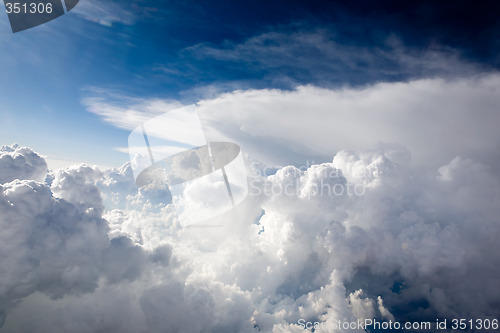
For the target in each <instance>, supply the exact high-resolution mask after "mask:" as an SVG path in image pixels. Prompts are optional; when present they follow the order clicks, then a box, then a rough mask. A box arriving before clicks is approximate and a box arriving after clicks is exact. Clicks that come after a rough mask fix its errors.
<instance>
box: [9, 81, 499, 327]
mask: <svg viewBox="0 0 500 333" xmlns="http://www.w3.org/2000/svg"><path fill="white" fill-rule="evenodd" d="M498 80H499V79H498V76H497V75H490V76H487V77H478V78H473V79H467V80H458V81H453V82H446V81H444V80H438V79H432V80H420V81H412V82H407V83H397V84H396V83H394V84H388V83H384V84H376V85H373V86H369V87H365V88H362V89H351V88H345V89H341V90H328V89H323V88H317V87H312V86H311V87H300V88H298V89H297V90H294V91H279V90H251V91H236V92H233V93H231V94H224V95H221V96H219V97H217V98H215V99H212V100H205V101H202V102H201V103H200V105H199V111H200V114H201V117H202V119H203V121H204V124H206V125H208V126H206V129H207V138H208V139H209V140H211V141H230V142H236V143H238V144H239V145H240V146H241V147H242V150H243V151H244V152H246V153H247V167H248V174H249V179H248V180H249V195H248V197H247V199H246V200H245V201H244V202H243V203H241V204H240V205H238V206H237V207H236V208H235V209H232V210H231V211H228V212H226V213H224V214H222V215H220V216H216V217H214V218H212V219H211V220H210V223H209V224H208V225H204V226H192V227H189V228H182V227H181V226H180V223H179V220H178V217H177V215H176V212H175V209H174V207H173V204H172V196H171V194H170V192H169V190H168V188H166V187H165V186H162V185H161V184H156V183H152V184H149V185H148V186H145V187H142V188H137V186H136V185H135V182H134V178H133V175H132V170H131V167H130V164H126V165H124V166H123V167H122V168H119V169H102V170H101V169H98V168H96V167H91V166H86V165H79V166H73V167H70V168H66V169H62V170H55V171H54V172H53V174H52V176H50V177H48V178H47V181H46V182H45V183H43V182H40V181H41V180H43V179H46V177H45V176H44V175H43V173H42V172H41V171H40V170H42V169H39V172H38V173H33V172H32V173H24V171H23V173H17V174H16V173H14V171H12V172H13V173H12V175H13V176H9V177H10V178H6V181H5V183H4V184H2V185H1V191H0V193H1V196H0V212H1V214H0V223H1V228H0V237H1V240H2V242H0V244H1V245H0V249H1V251H2V254H3V255H2V258H4V259H2V260H4V263H5V264H3V265H2V268H1V271H0V273H1V274H2V276H4V277H5V280H4V279H2V284H1V289H0V305H1V311H2V315H3V318H4V321H5V322H4V324H3V327H2V329H4V330H6V331H9V332H16V331H17V332H34V331H37V332H40V331H41V332H50V331H57V330H62V331H72V332H104V331H117V330H119V331H123V332H160V331H165V330H169V331H178V332H202V331H207V332H258V331H260V332H301V331H303V326H302V324H304V323H306V322H309V323H318V325H321V331H324V332H348V331H349V332H352V331H353V330H351V329H344V328H342V327H340V328H339V327H338V326H336V325H338V321H339V320H340V321H342V322H348V321H355V320H357V319H361V320H362V319H367V318H378V319H379V320H384V319H385V320H398V321H404V320H411V321H423V320H428V321H431V322H435V320H436V319H437V318H471V319H472V318H492V317H493V316H495V315H496V314H497V313H498V311H499V310H500V309H499V305H498V299H499V297H500V293H499V291H498V288H497V285H498V276H500V268H499V267H500V265H498V263H499V258H498V255H497V253H499V252H500V245H499V243H498V241H497V240H496V235H498V234H499V232H500V221H499V219H498V217H499V216H500V208H499V207H500V184H499V182H500V180H499V177H498V175H497V173H496V170H498V167H497V166H498V161H499V159H498V156H497V155H498V149H497V148H498V142H499V140H496V139H495V138H498V134H497V131H496V130H495V125H496V124H497V123H498V116H497V115H498V113H497V112H495V111H496V110H497V107H498V101H497V98H495V96H496V92H497V87H498ZM100 103H102V104H99V105H101V106H103V107H107V106H108V105H107V104H106V102H105V101H104V100H101V101H100ZM90 104H92V102H90ZM125 104H126V103H125ZM132 104H133V105H152V104H148V101H146V100H140V101H134V102H133V103H132ZM160 104H161V103H160ZM161 105H163V104H161ZM160 109H161V108H155V107H152V108H151V109H149V110H148V111H146V112H143V113H141V116H140V117H147V116H148V115H151V114H153V113H154V114H158V113H159V112H160V111H161V112H162V111H163V110H160ZM120 110H122V109H116V110H115V111H116V112H115V113H113V112H114V111H113V112H111V113H106V115H105V117H106V120H107V121H109V122H111V123H114V124H116V125H117V126H120V127H122V128H132V124H133V122H134V121H137V119H139V118H137V119H134V120H131V121H125V122H124V121H123V120H120V119H118V118H117V117H118V115H119V114H120ZM123 110H128V107H124V109H123ZM235 110H236V111H238V112H235ZM304 110H305V111H304ZM103 114H104V113H103ZM141 119H142V118H141ZM133 127H135V126H133ZM424 129H425V130H424ZM458 133H459V134H460V135H457V134H458ZM383 141H386V143H384V142H383ZM387 142H388V143H387ZM263 143H266V144H263ZM8 149H10V150H9V151H7V150H6V152H5V154H7V155H8V156H10V159H9V158H8V159H7V160H8V161H10V160H14V159H15V157H13V155H14V152H15V151H16V150H17V149H18V148H17V147H14V148H13V147H11V148H8ZM276 151H279V152H281V153H282V154H281V155H279V154H278V155H277V154H274V155H273V153H275V152H276ZM28 152H31V150H25V151H24V153H22V154H21V155H22V156H28V155H29V156H32V155H30V154H31V153H29V154H28ZM311 152H312V153H311ZM33 154H34V153H33ZM308 154H309V155H308ZM311 155H316V156H319V157H320V158H321V161H322V162H304V161H305V160H306V156H311ZM33 156H34V155H33ZM32 159H33V158H26V157H24V159H21V160H19V162H17V163H19V165H20V170H31V169H30V165H33V164H34V163H33V162H31V160H32ZM40 159H41V158H40ZM35 160H36V159H35ZM42 161H43V159H42ZM290 161H295V162H296V163H294V165H287V164H291V163H290ZM297 161H299V162H297ZM300 161H302V162H303V163H304V164H305V165H301V164H300V163H301V162H300ZM9 163H10V162H8V163H6V164H5V165H7V166H8V165H10V164H9ZM42 164H43V163H42ZM276 165H282V167H276ZM45 169H46V168H45ZM6 170H17V169H14V168H11V169H9V168H8V167H6ZM37 170H38V169H37ZM32 175H35V176H32ZM13 177H14V178H13ZM31 177H34V178H37V179H34V180H30V179H29V178H31ZM196 195H199V193H193V197H196ZM61 313H63V314H64V315H63V316H62V315H61ZM25 318H29V319H25ZM359 331H363V330H359Z"/></svg>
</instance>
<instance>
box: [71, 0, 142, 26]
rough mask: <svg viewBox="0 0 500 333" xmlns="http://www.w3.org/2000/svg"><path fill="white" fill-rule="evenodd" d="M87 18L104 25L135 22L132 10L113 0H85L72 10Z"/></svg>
mask: <svg viewBox="0 0 500 333" xmlns="http://www.w3.org/2000/svg"><path fill="white" fill-rule="evenodd" d="M71 13H75V14H77V15H80V16H82V17H83V18H85V19H86V20H89V21H92V22H96V23H99V24H102V25H106V26H111V25H112V24H113V23H115V22H119V23H122V24H126V25H131V24H133V23H134V22H135V15H134V13H133V12H132V11H131V10H127V9H126V8H124V7H123V6H121V5H119V4H118V3H116V2H113V1H106V2H102V1H96V0H84V1H80V2H79V3H78V5H76V7H75V8H73V10H72V11H71Z"/></svg>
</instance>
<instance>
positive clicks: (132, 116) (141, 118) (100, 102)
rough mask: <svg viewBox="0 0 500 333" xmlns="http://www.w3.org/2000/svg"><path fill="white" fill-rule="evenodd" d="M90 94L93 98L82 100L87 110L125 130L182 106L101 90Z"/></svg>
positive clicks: (173, 102)
mask: <svg viewBox="0 0 500 333" xmlns="http://www.w3.org/2000/svg"><path fill="white" fill-rule="evenodd" d="M92 94H93V96H90V97H86V98H85V99H83V104H84V105H85V106H86V107H87V110H88V111H89V112H92V113H94V114H97V115H99V116H100V117H102V119H103V120H104V121H106V122H108V123H111V124H113V125H114V126H116V127H118V128H122V129H126V130H133V129H134V128H136V127H137V126H138V125H140V124H141V123H143V122H145V121H146V120H149V119H150V118H153V117H154V116H159V115H162V114H164V113H165V112H167V111H170V110H174V109H178V108H180V107H181V106H182V104H180V103H179V102H177V101H174V100H162V99H151V100H145V99H141V98H130V97H127V96H124V95H122V94H117V93H113V92H109V91H104V90H101V89H94V90H93V92H92Z"/></svg>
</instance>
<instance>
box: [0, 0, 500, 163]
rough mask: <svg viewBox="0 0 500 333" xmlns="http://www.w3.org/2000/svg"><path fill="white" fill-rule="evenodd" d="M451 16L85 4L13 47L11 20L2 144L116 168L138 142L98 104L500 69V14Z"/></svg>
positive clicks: (261, 5) (318, 4) (319, 5)
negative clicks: (126, 148)
mask: <svg viewBox="0 0 500 333" xmlns="http://www.w3.org/2000/svg"><path fill="white" fill-rule="evenodd" d="M448 7H450V6H447V5H445V4H436V3H434V2H430V1H424V2H410V3H408V4H400V3H398V2H394V1H384V2H383V3H381V4H376V5H375V4H371V5H370V4H366V3H364V2H356V1H355V2H347V1H345V2H344V1H339V2H323V1H312V2H307V4H305V3H303V2H292V3H290V2H280V1H277V2H272V3H271V4H269V3H265V2H258V1H257V2H248V3H237V4H236V3H234V4H228V3H227V2H225V1H215V2H210V4H208V3H203V2H168V1H166V2H165V1H164V2H155V3H149V2H147V1H127V2H116V1H107V2H98V1H92V0H88V1H83V2H82V3H81V4H79V6H78V7H75V9H74V11H72V12H69V13H68V14H67V15H64V16H63V17H60V18H59V19H57V20H54V21H51V22H50V23H48V24H44V25H41V26H38V27H36V28H35V29H30V30H26V31H23V32H20V33H16V34H13V33H10V27H9V26H8V20H7V16H6V15H3V16H2V17H1V21H0V22H1V23H0V30H1V31H2V34H1V39H0V40H1V43H2V44H1V45H2V46H1V47H2V49H3V52H2V54H3V57H2V59H3V61H2V64H1V65H0V66H2V68H1V72H2V73H3V75H2V77H1V78H0V80H1V81H0V84H1V87H2V92H3V93H2V94H1V101H0V103H1V105H2V120H3V121H2V123H4V124H5V125H4V126H3V128H2V133H1V135H2V137H1V141H2V142H4V143H9V144H10V143H14V142H17V143H19V144H22V145H27V146H32V147H35V148H37V149H38V150H39V151H40V152H41V153H43V154H45V155H46V156H48V157H49V159H50V160H52V159H66V160H70V161H85V162H87V163H94V164H99V165H106V166H119V165H121V164H122V163H123V162H125V161H126V160H127V156H126V155H124V154H122V153H119V152H117V151H116V150H114V149H113V148H116V147H121V146H123V145H124V142H126V137H127V135H128V133H127V131H123V130H120V129H117V128H115V127H114V126H109V124H106V123H104V122H102V119H101V118H100V117H99V116H96V115H95V114H93V113H91V112H88V111H89V109H90V106H89V104H88V103H86V102H85V101H86V100H87V99H89V98H92V97H96V95H97V97H102V98H105V99H110V96H106V95H122V97H123V96H127V97H130V98H142V99H144V98H148V99H162V100H171V101H172V102H176V103H180V104H183V105H189V104H193V103H198V102H200V101H201V100H204V99H210V98H214V97H216V96H217V95H218V94H220V93H222V92H231V91H234V90H238V89H282V90H293V89H295V88H296V87H298V86H302V85H315V86H319V87H327V88H334V87H345V86H347V87H363V86H367V85H370V84H374V83H378V82H397V81H407V80H409V79H418V78H423V77H436V76H439V77H456V76H461V77H467V76H469V75H470V74H471V73H478V72H479V73H481V72H489V71H493V70H495V69H497V68H498V66H499V60H498V54H497V52H496V51H497V47H498V45H497V44H498V39H497V38H496V36H497V32H498V21H497V15H496V14H495V13H496V10H498V8H496V5H495V4H494V3H492V2H485V4H484V5H477V6H470V5H469V4H468V2H467V1H457V2H455V4H454V5H453V6H451V7H453V8H448ZM457 66H460V68H462V69H461V70H460V71H457ZM109 102H116V101H113V100H111V101H109ZM40 128H43V130H40ZM42 133H43V134H42ZM63 138H64V139H63Z"/></svg>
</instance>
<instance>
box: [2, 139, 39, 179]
mask: <svg viewBox="0 0 500 333" xmlns="http://www.w3.org/2000/svg"><path fill="white" fill-rule="evenodd" d="M46 175H47V163H46V162H45V159H43V158H42V157H41V156H39V155H38V154H37V153H35V152H34V151H33V150H31V149H29V148H27V147H20V146H19V145H17V144H13V145H11V146H1V147H0V184H4V183H7V182H10V181H13V180H15V179H19V180H24V179H33V180H37V181H43V180H44V179H45V176H46Z"/></svg>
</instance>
